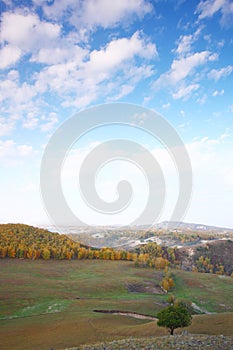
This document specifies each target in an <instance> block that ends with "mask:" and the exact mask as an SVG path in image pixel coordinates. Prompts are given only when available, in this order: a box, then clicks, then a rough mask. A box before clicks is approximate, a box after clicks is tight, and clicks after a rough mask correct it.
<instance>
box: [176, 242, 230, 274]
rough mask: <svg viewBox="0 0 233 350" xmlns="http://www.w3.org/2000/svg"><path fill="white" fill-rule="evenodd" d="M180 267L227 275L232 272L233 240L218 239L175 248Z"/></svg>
mask: <svg viewBox="0 0 233 350" xmlns="http://www.w3.org/2000/svg"><path fill="white" fill-rule="evenodd" d="M177 259H178V260H179V261H180V262H181V268H184V269H187V270H192V269H193V268H196V269H197V271H199V272H211V273H213V272H214V273H216V272H218V273H219V274H222V273H221V272H224V273H226V274H228V275H231V274H232V273H233V241H231V240H218V241H213V242H208V243H204V244H197V245H193V246H192V247H183V248H179V249H178V250H177Z"/></svg>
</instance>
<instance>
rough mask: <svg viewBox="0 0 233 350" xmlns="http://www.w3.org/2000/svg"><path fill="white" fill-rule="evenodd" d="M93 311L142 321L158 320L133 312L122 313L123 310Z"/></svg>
mask: <svg viewBox="0 0 233 350" xmlns="http://www.w3.org/2000/svg"><path fill="white" fill-rule="evenodd" d="M93 311H94V312H101V313H104V314H112V315H121V316H128V317H133V318H138V319H141V320H153V321H155V320H157V318H156V317H153V316H149V315H143V314H138V313H136V312H132V311H121V310H93Z"/></svg>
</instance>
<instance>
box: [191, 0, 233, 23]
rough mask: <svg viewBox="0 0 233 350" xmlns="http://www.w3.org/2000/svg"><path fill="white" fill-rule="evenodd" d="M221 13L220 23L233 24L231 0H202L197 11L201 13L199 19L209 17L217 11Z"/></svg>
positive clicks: (232, 4)
mask: <svg viewBox="0 0 233 350" xmlns="http://www.w3.org/2000/svg"><path fill="white" fill-rule="evenodd" d="M217 12H220V13H221V21H220V23H221V24H222V25H223V26H225V25H232V15H233V3H232V1H231V0H205V1H204V0H201V1H200V3H199V4H198V6H197V9H196V12H195V13H197V14H199V16H198V17H199V19H200V20H203V19H204V18H209V17H212V16H214V14H215V13H217Z"/></svg>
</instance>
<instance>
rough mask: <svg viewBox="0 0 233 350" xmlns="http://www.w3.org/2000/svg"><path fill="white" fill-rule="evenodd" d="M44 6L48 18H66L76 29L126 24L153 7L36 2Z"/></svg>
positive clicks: (138, 0)
mask: <svg viewBox="0 0 233 350" xmlns="http://www.w3.org/2000/svg"><path fill="white" fill-rule="evenodd" d="M34 4H35V5H37V6H42V9H43V12H44V14H45V16H47V18H50V19H55V20H59V19H61V18H65V19H66V20H67V21H69V22H70V23H71V24H72V25H73V26H74V27H76V28H79V29H80V28H89V29H92V30H93V29H95V28H96V27H103V28H109V27H114V26H116V25H119V24H120V23H121V24H122V23H124V21H125V20H126V19H127V20H129V19H132V21H133V20H134V18H135V17H136V18H141V17H143V16H144V15H145V14H147V13H149V12H150V11H152V5H151V4H150V3H149V2H148V1H145V0H127V1H126V0H118V1H109V0H85V1H81V0H59V1H55V2H54V3H52V4H48V2H47V1H44V0H34Z"/></svg>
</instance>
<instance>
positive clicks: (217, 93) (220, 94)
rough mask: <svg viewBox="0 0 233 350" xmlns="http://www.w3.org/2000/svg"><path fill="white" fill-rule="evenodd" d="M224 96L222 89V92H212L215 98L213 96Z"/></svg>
mask: <svg viewBox="0 0 233 350" xmlns="http://www.w3.org/2000/svg"><path fill="white" fill-rule="evenodd" d="M223 94H224V89H222V90H215V91H214V92H213V96H214V97H215V96H222V95H223Z"/></svg>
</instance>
